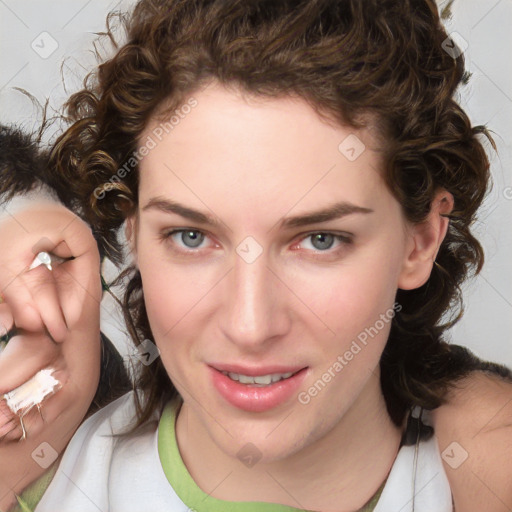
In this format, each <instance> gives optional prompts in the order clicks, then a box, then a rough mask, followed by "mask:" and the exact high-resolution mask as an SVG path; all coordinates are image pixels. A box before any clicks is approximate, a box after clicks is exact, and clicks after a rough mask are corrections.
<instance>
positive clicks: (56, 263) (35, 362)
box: [0, 202, 101, 510]
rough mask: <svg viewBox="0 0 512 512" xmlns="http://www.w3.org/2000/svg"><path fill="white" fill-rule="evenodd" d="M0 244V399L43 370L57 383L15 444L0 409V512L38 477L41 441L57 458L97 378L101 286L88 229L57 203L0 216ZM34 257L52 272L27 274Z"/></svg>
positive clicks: (15, 427)
mask: <svg viewBox="0 0 512 512" xmlns="http://www.w3.org/2000/svg"><path fill="white" fill-rule="evenodd" d="M0 244H1V245H0V247H1V248H2V249H1V250H0V291H1V292H2V295H3V303H2V304H0V323H1V324H2V325H3V327H4V330H7V331H11V330H12V329H15V331H14V333H15V335H14V336H13V337H12V338H11V339H10V340H9V341H8V343H7V345H6V347H5V349H4V350H3V351H2V352H1V353H0V396H1V395H3V394H4V393H6V392H8V391H10V390H12V389H14V388H16V387H18V386H20V385H21V384H23V383H25V382H27V381H28V380H29V379H30V378H32V377H33V376H34V375H35V374H36V373H37V372H38V371H39V370H41V369H44V368H49V367H51V368H54V369H55V370H56V373H55V375H56V376H57V378H58V380H59V381H60V382H61V383H62V389H61V390H59V391H58V392H57V393H55V394H54V395H53V396H51V397H49V398H47V399H46V400H45V401H44V402H43V403H42V405H43V411H42V412H43V417H44V421H43V419H42V418H41V416H40V415H39V413H38V411H37V409H36V408H34V409H33V410H32V411H31V412H30V413H29V414H27V416H26V417H25V418H24V424H25V427H26V430H27V439H26V440H24V441H22V442H18V440H19V439H20V437H21V436H22V430H21V426H20V424H19V421H18V420H19V419H18V418H17V417H13V415H12V414H11V415H10V416H9V411H5V407H4V408H3V409H1V410H0V418H1V416H2V414H1V413H2V411H3V412H5V413H6V414H4V417H7V419H8V420H9V422H8V425H7V426H5V424H4V432H3V433H1V432H2V430H1V428H2V426H1V425H0V436H3V437H2V438H1V439H0V510H5V509H7V508H8V507H9V506H12V505H13V503H15V501H14V493H17V494H20V493H21V491H22V490H23V489H24V488H25V487H26V486H27V485H29V484H30V483H31V482H32V481H34V480H35V479H36V478H38V477H39V476H40V475H41V474H42V473H43V472H44V471H45V469H44V468H42V467H39V466H38V465H37V464H35V463H34V459H33V458H32V452H34V450H36V449H38V447H39V446H40V445H41V443H42V442H47V443H49V444H50V446H51V447H52V450H54V452H55V453H57V454H60V453H61V452H62V451H63V449H64V448H65V446H66V444H67V442H68V441H69V439H70V438H71V436H72V434H73V433H74V431H75V430H76V428H77V427H78V425H79V424H80V423H81V421H82V419H83V417H84V416H85V414H86V412H87V410H88V409H89V406H90V404H91V401H92V398H93V397H94V394H95V392H96V388H97V384H98V379H99V372H100V338H99V308H100V301H101V282H100V273H99V268H100V262H99V254H98V249H97V245H96V242H95V240H94V237H93V236H92V233H91V230H90V228H89V227H88V226H87V224H85V223H84V222H83V221H82V220H81V219H80V218H78V217H77V216H76V215H74V214H73V213H72V212H70V211H69V210H67V209H66V208H64V207H63V206H62V205H60V204H59V203H49V202H47V203H45V204H39V205H37V204H34V205H33V206H30V207H27V208H26V209H24V210H23V211H21V212H19V213H17V214H16V215H15V216H14V217H10V216H5V215H4V216H2V217H1V218H0ZM41 251H46V252H48V253H49V254H50V255H51V257H52V270H49V269H48V268H47V267H46V266H45V265H39V266H37V267H35V268H32V269H30V265H31V263H32V262H33V260H34V258H35V257H36V255H37V254H38V253H39V252H41ZM0 330H2V329H1V328H0ZM0 334H2V333H1V332H0ZM3 402H4V403H5V401H3ZM2 407H3V406H2ZM4 423H5V422H4ZM6 430H7V433H6V432H5V431H6ZM52 453H53V452H52Z"/></svg>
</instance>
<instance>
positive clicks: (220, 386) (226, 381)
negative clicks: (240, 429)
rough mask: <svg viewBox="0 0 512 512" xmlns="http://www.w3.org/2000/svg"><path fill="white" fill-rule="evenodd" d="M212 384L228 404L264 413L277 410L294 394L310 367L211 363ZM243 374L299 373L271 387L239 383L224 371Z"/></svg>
mask: <svg viewBox="0 0 512 512" xmlns="http://www.w3.org/2000/svg"><path fill="white" fill-rule="evenodd" d="M209 371H210V378H211V380H212V383H213V387H214V388H215V389H216V390H217V392H218V393H219V394H220V396H221V397H222V398H223V399H224V400H226V401H227V402H228V403H229V404H231V405H232V406H234V407H236V408H237V409H241V410H243V411H247V412H265V411H268V410H270V409H274V408H275V407H278V406H279V405H281V404H283V403H285V402H286V401H288V400H289V399H290V398H291V397H292V396H294V395H295V393H296V391H297V390H298V389H299V387H300V386H301V384H302V383H303V382H304V379H305V378H306V376H307V374H308V367H302V368H301V367H298V368H297V367H295V368H292V367H284V366H268V367H265V368H261V367H260V368H245V367H241V366H238V365H215V367H213V366H209ZM223 371H225V372H232V373H241V374H243V375H248V376H251V377H257V376H258V375H268V374H269V373H288V372H296V373H295V375H292V376H291V377H289V378H288V379H284V380H280V381H279V382H275V383H273V384H270V385H268V386H264V387H258V386H251V385H247V384H240V383H239V382H237V381H234V380H232V379H230V378H229V377H228V376H227V375H224V374H223V373H221V372H223Z"/></svg>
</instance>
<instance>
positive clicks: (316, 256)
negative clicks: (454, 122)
mask: <svg viewBox="0 0 512 512" xmlns="http://www.w3.org/2000/svg"><path fill="white" fill-rule="evenodd" d="M194 97H195V98H196V99H197V102H198V105H197V107H196V108H195V109H194V110H193V112H192V113H191V114H189V115H188V116H187V117H186V118H185V119H183V120H181V121H180V123H179V124H178V125H176V126H175V127H174V129H173V130H172V132H170V133H169V134H168V135H167V136H165V137H163V138H162V140H161V141H158V143H157V145H156V147H155V148H154V149H151V151H149V154H148V155H147V156H146V157H145V158H144V159H143V161H142V162H141V165H140V188H139V207H138V211H137V214H136V215H135V216H134V217H132V218H130V219H129V222H128V223H127V238H128V240H130V242H131V247H132V251H133V253H134V257H135V261H136V264H137V265H138V268H139V270H140V272H141V276H142V281H143V288H144V296H145V301H146V308H147V312H148V317H149V321H150V324H151V328H152V332H153V334H154V337H155V343H156V344H157V346H158V348H159V350H160V353H161V357H162V361H163V363H164V365H165V367H166V369H167V372H168V373H169V375H170V377H171V379H172V380H173V382H174V384H175V386H176V387H177V389H178V391H179V392H180V394H181V396H182V397H183V399H184V404H183V406H182V408H181V410H180V413H179V416H178V419H177V425H176V429H177V439H178V444H179V447H180V451H181V454H182V457H183V459H184V461H185V464H186V465H187V467H188V469H189V471H190V473H191V475H192V476H193V478H194V479H195V481H196V482H197V483H198V485H199V486H200V487H201V488H202V489H203V490H205V491H207V492H211V494H212V496H214V497H216V498H220V499H226V500H256V501H269V502H276V503H284V504H287V505H291V506H296V507H303V508H307V509H314V510H322V511H334V510H336V511H338V512H340V511H341V510H347V511H348V510H353V509H356V508H358V507H361V506H362V505H363V504H364V503H366V501H367V500H368V499H369V498H370V497H371V496H372V495H373V493H374V492H375V491H376V490H377V488H378V487H379V486H380V484H381V483H382V482H383V481H384V479H385V478H386V476H387V474H388V472H389V469H390V468H391V465H392V464H393V462H394V459H395V457H396V453H397V451H398V445H399V440H400V435H401V430H400V429H397V428H396V427H395V426H394V425H393V424H392V422H391V420H390V418H389V416H388V414H387V412H386V408H385V403H384V398H383V396H382V393H381V390H380V385H379V366H378V363H379V358H380V355H381V353H382V350H383V349H384V346H385V343H386V340H387V337H388V334H389V327H390V323H385V325H384V327H383V328H382V329H380V330H379V332H378V334H377V335H375V336H374V337H373V338H371V341H370V342H369V343H368V344H367V345H366V346H365V347H364V348H363V349H362V350H361V351H360V352H359V353H358V354H357V355H356V356H355V357H354V358H353V359H352V360H351V361H350V362H349V363H348V364H347V365H346V366H344V368H343V370H342V371H341V372H340V373H339V374H337V376H336V377H335V378H333V379H332V380H331V381H330V382H329V384H328V385H327V386H326V387H325V388H324V389H322V391H321V392H320V393H318V395H317V396H315V397H314V398H312V399H311V401H310V402H309V403H308V404H306V405H304V404H302V403H300V402H299V401H298V400H297V396H296V395H294V396H293V397H292V398H291V399H290V400H288V401H286V402H285V403H283V404H280V405H279V406H277V407H275V408H273V409H271V410H269V411H265V412H258V413H256V412H245V411H242V410H240V409H237V408H235V407H234V406H232V405H230V404H229V403H228V402H226V401H225V400H224V399H223V398H222V397H221V396H220V395H219V394H218V393H217V391H216V390H215V388H214V387H213V386H212V384H211V381H210V373H209V368H208V365H211V364H212V363H221V362H222V363H238V364H242V365H244V366H247V367H260V366H265V365H270V364H282V365H298V366H300V367H307V376H306V379H305V381H304V384H303V385H302V386H301V390H303V391H304V390H307V389H308V388H309V387H310V386H312V385H313V384H314V383H315V382H316V381H317V380H318V379H319V378H321V377H322V375H323V374H324V373H325V372H326V371H327V370H328V369H329V368H330V367H332V365H333V363H334V362H335V361H336V360H337V358H338V356H339V355H342V354H344V353H345V352H346V351H347V350H348V349H349V348H350V346H351V343H352V341H353V340H354V339H356V338H357V336H358V334H360V333H361V332H362V331H364V329H365V328H368V327H370V326H373V325H375V323H376V321H377V320H379V318H381V317H380V315H382V314H385V313H386V312H387V311H389V310H392V308H393V304H394V297H395V293H396V290H397V288H404V289H411V288H416V287H419V286H421V285H422V284H423V283H424V282H425V281H426V280H427V279H428V277H429V275H430V272H431V269H432V265H433V261H434V259H435V256H436V254H437V251H438V249H439V245H440V243H441V241H442V239H443V237H444V235H445V233H446V229H447V219H446V218H444V217H442V216H441V215H440V214H441V213H448V212H449V211H450V209H451V208H452V206H453V198H452V197H451V195H450V194H449V193H447V192H446V191H439V193H438V195H437V196H436V198H435V199H434V202H433V206H432V212H431V214H430V216H429V218H428V219H427V221H426V222H425V223H423V224H420V225H417V226H411V225H409V224H408V223H407V222H405V220H404V218H403V215H402V212H401V209H400V205H399V204H398V202H397V201H396V200H395V199H394V198H393V196H392V195H391V194H390V193H389V191H388V190H387V189H386V188H385V185H384V183H383V181H382V179H381V177H380V175H379V172H378V169H379V165H380V154H379V152H378V142H377V140H376V139H375V138H374V137H373V136H372V132H371V130H365V131H359V132H356V131H355V130H353V129H352V128H348V127H343V126H339V125H336V124H333V123H328V122H326V121H325V120H323V119H321V118H320V117H319V116H318V115H317V114H316V113H315V112H314V110H313V109H312V108H311V107H310V106H309V105H308V104H307V103H305V102H304V101H303V100H300V99H293V98H279V99H262V98H254V97H250V96H243V95H242V94H241V93H240V92H239V91H237V90H235V89H233V90H227V89H225V88H223V87H222V86H220V85H218V84H216V83H215V82H214V83H212V84H210V86H209V87H207V88H205V89H204V90H202V91H201V92H199V93H198V94H195V95H194ZM158 122H159V121H157V120H155V119H153V120H152V121H151V122H150V123H149V124H148V126H147V128H146V131H145V132H144V133H143V135H142V136H141V138H140V140H141V141H146V140H147V137H148V136H151V135H152V133H153V130H154V129H155V127H157V126H158ZM351 134H353V135H356V136H357V137H358V138H359V139H360V141H362V142H363V143H364V145H365V147H366V149H365V150H364V151H363V152H362V154H361V155H360V156H359V157H358V158H357V159H355V160H354V161H349V159H347V158H346V157H345V155H344V154H342V152H340V151H339V150H338V146H339V145H340V143H341V142H342V141H343V140H344V139H345V138H346V137H347V136H349V135H351ZM153 137H154V135H153ZM155 198H156V199H158V200H168V201H175V202H178V203H180V204H183V205H185V206H187V207H188V208H193V209H195V210H200V211H201V212H203V213H205V214H207V215H209V216H211V217H213V218H215V219H217V220H218V225H217V226H215V225H204V224H202V223H200V222H197V221H191V220H190V219H186V218H184V217H183V216H181V215H177V214H175V213H169V212H163V211H160V210H159V209H157V208H146V206H147V205H148V203H149V202H150V201H151V200H152V199H155ZM339 201H348V202H350V203H353V204H355V205H358V206H361V207H364V208H368V209H371V210H373V212H372V213H369V214H362V213H353V214H350V215H347V216H345V217H343V218H340V219H336V220H330V221H328V222H316V223H315V224H311V225H308V226H302V227H295V228H286V229H285V228H283V227H282V226H281V221H282V220H283V218H288V217H292V216H296V215H302V214H304V213H306V212H311V211H317V210H321V209H324V208H326V207H328V206H331V205H332V204H334V203H337V202H339ZM174 229H188V230H199V231H201V232H202V233H204V234H205V238H204V240H203V241H202V242H201V245H200V246H199V247H198V248H195V249H191V248H190V247H187V245H184V239H183V238H182V235H180V234H179V233H178V234H174V235H172V236H168V237H167V238H165V236H166V235H168V234H169V232H170V231H172V230H174ZM326 232H327V233H334V234H337V235H345V236H347V235H349V236H350V237H351V240H352V242H351V243H346V242H343V241H339V240H336V239H335V241H334V243H333V246H332V248H329V249H328V250H320V249H318V248H317V247H316V246H314V245H312V237H311V236H310V235H312V234H315V233H326ZM195 235H196V236H199V235H198V234H197V233H196V234H195ZM248 236H251V237H252V238H253V239H254V240H255V241H256V242H257V244H258V245H259V246H260V248H261V249H262V253H261V255H259V257H258V258H257V259H256V260H255V261H254V262H252V263H250V264H249V263H247V262H246V261H245V260H244V259H243V258H242V257H240V256H239V254H238V253H237V252H236V249H237V247H238V246H239V244H240V243H241V242H242V241H244V240H245V239H246V237H248ZM185 241H186V242H188V241H189V239H186V240H185ZM247 443H252V444H253V445H255V446H256V447H257V450H258V452H259V454H260V456H261V459H260V460H259V461H258V463H257V464H256V465H255V466H253V467H252V468H247V467H245V466H243V465H242V464H241V463H240V460H239V459H238V457H237V452H238V451H239V450H240V449H241V448H242V447H244V446H245V445H246V444H247ZM368 468H372V470H371V471H370V470H369V469H368ZM255 481H258V486H255V485H254V482H255ZM340 504H342V505H340Z"/></svg>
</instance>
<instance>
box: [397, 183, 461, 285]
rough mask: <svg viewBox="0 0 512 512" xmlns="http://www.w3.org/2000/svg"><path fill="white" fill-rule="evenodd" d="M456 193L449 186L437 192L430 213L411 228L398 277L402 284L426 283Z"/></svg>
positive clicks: (448, 220) (447, 223)
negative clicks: (447, 188) (450, 190)
mask: <svg viewBox="0 0 512 512" xmlns="http://www.w3.org/2000/svg"><path fill="white" fill-rule="evenodd" d="M453 203H454V201H453V196H452V194H450V192H448V191H447V190H444V189H442V190H440V191H438V192H437V193H436V195H435V197H434V199H433V201H432V205H431V207H430V213H429V215H428V217H427V218H426V219H425V220H424V221H423V222H421V223H419V224H414V225H412V226H411V227H410V228H409V234H408V235H407V236H408V241H407V244H406V253H405V255H404V262H403V266H402V270H401V272H400V275H399V278H398V288H401V289H402V290H413V289H415V288H419V287H420V286H422V285H424V284H425V283H426V282H427V280H428V278H429V277H430V274H431V272H432V267H433V266H434V261H435V259H436V256H437V253H438V252H439V248H440V247H441V243H442V241H443V240H444V237H445V236H446V232H447V231H448V225H449V222H450V219H448V218H447V217H445V216H444V215H446V214H449V213H450V212H451V211H452V210H453Z"/></svg>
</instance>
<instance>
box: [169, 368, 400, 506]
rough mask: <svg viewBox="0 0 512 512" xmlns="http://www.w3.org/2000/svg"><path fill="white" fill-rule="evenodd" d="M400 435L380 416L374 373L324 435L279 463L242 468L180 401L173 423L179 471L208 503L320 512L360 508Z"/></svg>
mask: <svg viewBox="0 0 512 512" xmlns="http://www.w3.org/2000/svg"><path fill="white" fill-rule="evenodd" d="M401 435H402V429H400V428H397V427H396V426H395V425H394V424H393V422H392V421H391V418H390V417H389V415H388V413H387V410H386V405H385V401H384V397H383V395H382V392H381V388H380V380H379V376H378V373H377V375H375V374H372V377H371V378H370V379H369V381H368V383H367V384H366V386H365V388H364V389H363V391H362V393H361V394H360V395H359V397H358V398H357V399H356V401H355V402H354V404H353V405H352V406H351V408H350V409H349V410H348V411H347V413H346V414H345V415H344V416H343V418H342V420H341V421H340V422H339V423H338V424H337V425H336V426H335V427H334V428H333V429H332V430H331V431H329V432H328V434H326V435H325V436H323V437H322V438H321V439H319V440H317V441H315V442H314V443H313V444H311V445H309V446H307V447H305V448H303V449H301V450H300V451H299V452H297V453H294V454H293V455H291V456H289V457H287V458H286V459H283V460H279V461H277V462H271V463H268V464H263V463H258V464H256V465H255V466H253V467H252V468H249V469H247V468H243V467H242V465H241V464H240V461H239V460H238V459H236V460H234V459H233V457H231V456H229V455H227V454H226V453H224V452H223V451H222V450H221V449H220V448H219V447H218V446H217V445H216V444H215V443H214V442H213V441H212V439H211V437H210V436H209V435H208V433H207V432H206V431H205V430H204V427H203V425H202V424H201V422H199V421H196V418H195V415H194V413H193V412H192V411H190V410H189V408H188V407H187V404H186V403H184V404H183V406H182V408H181V410H180V412H179V415H178V419H177V423H176V436H177V441H178V446H179V449H180V452H181V455H182V458H183V460H184V462H185V465H186V466H187V469H188V470H189V472H190V474H191V476H192V478H193V479H194V481H195V482H196V483H197V485H198V486H199V487H200V488H201V489H202V490H203V491H204V492H207V493H209V494H210V495H211V496H212V497H214V498H217V499H221V500H226V501H260V502H262V501H263V502H269V503H280V504H283V505H288V506H291V507H295V508H299V509H307V510H321V511H323V512H349V511H354V510H358V509H359V508H361V507H363V506H364V505H365V504H366V503H367V502H368V501H369V500H370V498H371V497H372V496H373V495H374V494H375V493H376V492H377V490H378V489H379V487H380V486H381V485H382V483H383V482H384V480H385V479H386V478H387V475H388V473H389V471H390V469H391V467H392V465H393V462H394V461H395V458H396V455H397V453H398V449H399V445H400V439H401ZM227 475H229V476H227ZM226 476H227V478H226ZM221 481H222V485H219V482H221ZM255 482H257V483H258V485H255ZM212 489H214V490H213V491H212Z"/></svg>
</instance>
